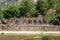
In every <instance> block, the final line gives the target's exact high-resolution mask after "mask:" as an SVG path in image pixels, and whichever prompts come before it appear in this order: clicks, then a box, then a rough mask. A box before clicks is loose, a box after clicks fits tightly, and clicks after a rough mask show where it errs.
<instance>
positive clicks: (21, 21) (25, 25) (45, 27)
mask: <svg viewBox="0 0 60 40" xmlns="http://www.w3.org/2000/svg"><path fill="white" fill-rule="evenodd" d="M48 23H49V22H48V21H47V19H46V18H44V17H42V16H41V18H40V17H38V18H10V19H0V31H2V30H3V31H60V26H58V25H49V24H48Z"/></svg>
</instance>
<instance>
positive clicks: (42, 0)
mask: <svg viewBox="0 0 60 40" xmlns="http://www.w3.org/2000/svg"><path fill="white" fill-rule="evenodd" d="M36 6H37V10H38V12H39V13H40V14H41V15H43V16H45V14H46V13H47V10H48V6H49V5H48V1H47V0H39V1H38V2H37V5H36Z"/></svg>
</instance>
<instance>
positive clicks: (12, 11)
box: [3, 5, 20, 18]
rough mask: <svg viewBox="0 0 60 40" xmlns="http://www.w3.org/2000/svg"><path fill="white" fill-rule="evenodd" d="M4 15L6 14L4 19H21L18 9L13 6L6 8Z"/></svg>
mask: <svg viewBox="0 0 60 40" xmlns="http://www.w3.org/2000/svg"><path fill="white" fill-rule="evenodd" d="M3 13H4V18H14V17H15V18H16V17H17V18H19V17H20V13H19V10H18V8H17V7H16V6H12V5H11V6H9V7H8V8H6V9H5V10H4V12H3Z"/></svg>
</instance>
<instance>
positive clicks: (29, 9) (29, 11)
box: [19, 0, 36, 17]
mask: <svg viewBox="0 0 60 40" xmlns="http://www.w3.org/2000/svg"><path fill="white" fill-rule="evenodd" d="M19 11H20V14H21V17H32V15H34V14H36V7H35V5H34V4H33V3H32V1H31V0H23V1H22V3H21V4H20V5H19Z"/></svg>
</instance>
